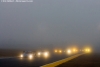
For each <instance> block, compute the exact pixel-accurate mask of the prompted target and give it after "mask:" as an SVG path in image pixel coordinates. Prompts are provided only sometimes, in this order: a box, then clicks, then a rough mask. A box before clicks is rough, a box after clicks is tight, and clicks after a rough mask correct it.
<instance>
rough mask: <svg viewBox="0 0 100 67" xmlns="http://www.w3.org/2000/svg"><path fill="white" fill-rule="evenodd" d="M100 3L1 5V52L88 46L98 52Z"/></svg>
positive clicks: (41, 0) (58, 0)
mask: <svg viewBox="0 0 100 67" xmlns="http://www.w3.org/2000/svg"><path fill="white" fill-rule="evenodd" d="M99 40H100V0H33V2H32V3H3V2H0V48H13V49H15V48H17V49H18V48H19V49H35V48H45V47H46V48H52V47H66V46H69V44H71V43H73V44H77V46H84V45H85V44H87V43H89V44H92V45H91V46H93V47H95V48H97V49H99V48H98V47H99V44H100V42H99Z"/></svg>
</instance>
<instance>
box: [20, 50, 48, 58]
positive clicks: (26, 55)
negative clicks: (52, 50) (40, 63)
mask: <svg viewBox="0 0 100 67" xmlns="http://www.w3.org/2000/svg"><path fill="white" fill-rule="evenodd" d="M36 56H38V57H40V56H44V57H48V56H49V52H48V51H44V52H32V51H23V52H22V53H21V55H20V57H21V58H29V59H32V58H34V57H36Z"/></svg>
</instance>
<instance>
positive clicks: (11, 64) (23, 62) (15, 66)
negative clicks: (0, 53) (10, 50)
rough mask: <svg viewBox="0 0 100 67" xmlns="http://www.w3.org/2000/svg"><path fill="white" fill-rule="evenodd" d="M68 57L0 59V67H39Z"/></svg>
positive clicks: (57, 55)
mask: <svg viewBox="0 0 100 67" xmlns="http://www.w3.org/2000/svg"><path fill="white" fill-rule="evenodd" d="M66 57H69V56H68V55H65V54H54V55H53V54H52V55H51V56H50V57H48V58H44V57H35V58H33V59H28V58H16V57H15V58H4V59H0V67H40V66H42V65H45V64H48V63H52V62H55V61H58V60H61V59H64V58H66Z"/></svg>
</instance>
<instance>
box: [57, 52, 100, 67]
mask: <svg viewBox="0 0 100 67" xmlns="http://www.w3.org/2000/svg"><path fill="white" fill-rule="evenodd" d="M57 67H100V53H91V54H84V55H82V56H79V57H77V58H75V59H73V60H70V61H68V62H66V63H63V64H61V65H59V66H57Z"/></svg>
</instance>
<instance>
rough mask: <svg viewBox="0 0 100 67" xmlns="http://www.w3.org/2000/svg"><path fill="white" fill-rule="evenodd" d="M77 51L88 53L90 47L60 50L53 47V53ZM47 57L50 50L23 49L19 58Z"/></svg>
mask: <svg viewBox="0 0 100 67" xmlns="http://www.w3.org/2000/svg"><path fill="white" fill-rule="evenodd" d="M78 52H85V53H90V52H91V49H90V48H85V49H80V50H79V49H77V48H73V49H67V50H61V49H55V50H54V53H60V54H61V53H67V54H73V53H78ZM37 56H38V57H41V56H43V57H45V58H47V57H49V56H50V52H49V51H38V52H33V51H23V52H22V53H21V55H20V57H21V58H29V59H32V58H34V57H37Z"/></svg>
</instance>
